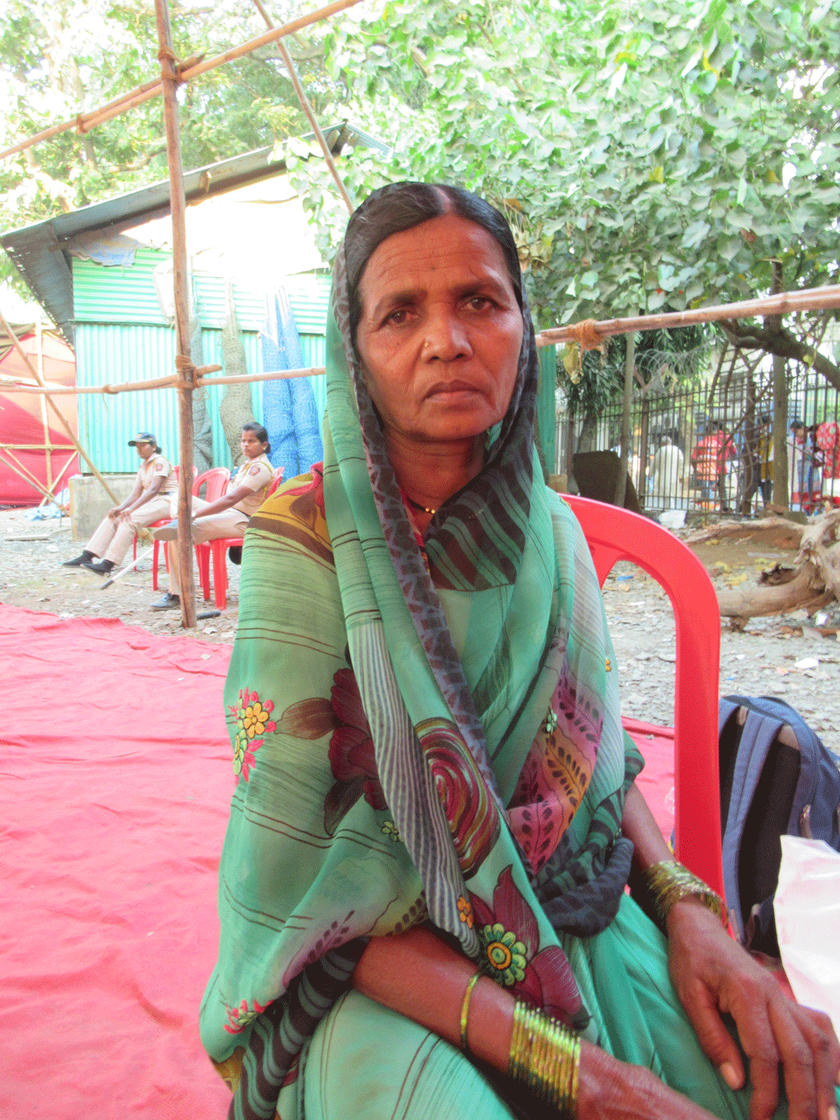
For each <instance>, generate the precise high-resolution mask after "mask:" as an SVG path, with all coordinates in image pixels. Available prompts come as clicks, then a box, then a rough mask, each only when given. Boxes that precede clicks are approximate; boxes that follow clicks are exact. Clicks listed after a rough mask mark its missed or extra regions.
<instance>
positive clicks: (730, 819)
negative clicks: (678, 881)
mask: <svg viewBox="0 0 840 1120" xmlns="http://www.w3.org/2000/svg"><path fill="white" fill-rule="evenodd" d="M718 731H719V747H720V784H721V822H722V829H723V882H724V889H725V892H726V904H727V906H728V907H729V912H730V915H731V917H732V921H733V923H734V925H735V928H736V929H737V931H738V935H739V936H740V938H741V941H742V942H743V943H744V944H745V945H746V946H748V947H749V948H750V949H754V950H758V951H759V952H763V953H767V954H768V955H770V956H773V957H778V956H779V943H778V941H777V939H776V923H775V919H774V916H773V896H774V894H775V893H776V886H777V884H778V881H779V865H780V863H781V858H782V849H781V839H780V837H781V836H783V835H790V836H805V837H809V838H813V839H815V840H825V841H826V842H827V843H828V844H830V845H831V847H832V848H834V849H835V850H837V851H840V758H838V757H837V756H836V755H835V754H833V753H832V752H831V751H830V750H828V748H827V747H825V746H824V745H823V743H822V742H821V741H820V739H819V738H818V737H817V735H815V734H814V732H813V731H812V730H811V728H810V727H809V726H808V725H807V723H806V722H805V721H804V720H803V719H802V717H801V716H800V715H799V714H798V713H797V712H796V711H795V709H793V708H792V707H791V706H790V705H789V704H786V703H785V701H784V700H778V699H776V698H775V697H770V696H759V697H749V696H725V697H723V698H722V699H721V700H720V701H719V703H718Z"/></svg>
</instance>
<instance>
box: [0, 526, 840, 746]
mask: <svg viewBox="0 0 840 1120" xmlns="http://www.w3.org/2000/svg"><path fill="white" fill-rule="evenodd" d="M141 547H142V546H141ZM79 551H80V546H79V544H78V542H74V541H73V539H72V536H71V532H70V526H69V522H68V521H67V520H66V519H64V520H61V521H59V520H51V521H30V520H28V519H27V517H26V511H25V510H0V602H4V603H9V604H12V605H16V606H21V607H27V608H28V609H30V610H35V611H51V612H53V613H55V614H58V615H59V616H60V617H63V618H73V617H82V616H87V617H94V618H113V617H118V618H121V619H122V620H123V622H125V623H127V624H129V625H133V626H141V627H143V628H144V629H146V630H150V631H152V632H153V633H157V634H177V633H181V632H182V630H181V619H180V613H179V612H178V611H163V612H156V611H153V610H152V609H151V604H152V603H154V602H155V601H156V600H158V599H159V598H160V596H161V594H162V592H163V590H165V588H166V573H165V570H163V569H162V570H161V584H160V585H161V591H160V592H155V591H154V590H153V589H152V581H151V559H150V558H149V559H148V560H146V561H144V562H143V564H142V567H141V570H139V571H134V572H130V573H128V574H127V575H125V576H123V577H122V578H121V579H119V580H118V581H117V582H116V583H115V584H112V586H111V587H109V588H106V589H104V590H102V583H103V582H104V581H103V580H102V578H101V577H99V576H95V575H93V574H92V573H89V572H87V571H85V570H84V569H78V568H62V567H61V562H62V561H63V560H66V559H69V558H70V557H72V556H75V555H76V554H77V553H78V552H79ZM698 554H699V555H700V557H701V559H702V560H703V562H704V564H705V565H706V567H707V569H708V570H709V571H710V573H711V574H712V576H713V579H714V580H715V582H716V584H719V585H724V584H726V583H729V584H731V585H734V584H737V583H739V582H742V581H744V580H745V579H755V577H756V575H757V573H758V572H759V571H761V570H762V569H769V568H771V567H772V566H773V565H774V564H775V563H777V562H780V563H782V564H787V565H791V564H792V562H793V553H792V552H790V551H785V550H782V549H778V548H767V547H764V546H763V544H762V543H761V542H756V541H753V540H746V541H741V542H735V543H733V542H727V543H726V544H723V543H720V544H718V545H715V544H714V543H710V544H707V545H705V546H703V548H702V550H698ZM228 573H229V578H230V589H229V593H228V606H227V609H226V610H225V611H223V612H221V614H220V615H219V616H218V617H214V618H209V619H204V620H202V619H199V621H198V624H197V627H196V630H195V637H197V638H199V639H200V640H202V641H209V642H227V643H229V642H232V641H233V637H234V634H235V631H236V618H237V602H238V586H239V569H238V568H237V567H235V566H234V565H232V564H229V565H228ZM604 599H605V602H606V607H607V614H608V617H609V620H610V627H611V631H612V636H613V642H614V645H615V649H616V654H617V657H618V662H619V666H620V671H621V680H622V710H623V711H624V713H625V714H626V715H628V716H633V717H635V718H636V719H642V720H646V721H648V722H651V723H672V722H673V675H674V661H675V635H674V622H673V615H672V612H671V606H670V603H669V601H668V599H667V597H666V596H665V594H664V592H663V591H662V589H661V588H660V587H659V585H658V584H657V583H655V581H653V580H652V579H651V578H650V577H649V576H647V575H646V574H645V573H644V572H641V571H640V570H639V569H638V568H635V567H634V566H632V565H630V564H624V563H622V564H619V565H617V566H616V568H615V569H614V570H613V572H612V573H611V575H610V577H609V578H608V579H607V582H606V584H605V587H604ZM212 607H213V604H212V603H209V604H204V603H203V602H202V601H200V602H199V604H198V606H197V611H198V612H199V613H201V612H202V611H204V610H207V609H208V608H210V609H212ZM826 613H827V616H828V617H827V620H826V621H827V623H828V625H827V626H824V627H823V629H824V630H831V629H832V626H833V627H834V631H835V632H834V633H829V634H828V636H823V634H821V633H820V630H818V629H817V627H816V626H815V625H814V620H812V619H809V617H808V616H807V614H806V613H805V612H804V611H798V612H795V613H794V614H791V615H785V616H782V617H778V616H776V617H770V618H760V619H753V620H752V621H751V622H750V623H749V625H748V626H747V629H746V630H745V631H744V632H742V633H741V632H736V631H733V630H730V629H729V626H728V624H727V623H723V624H722V626H721V665H720V692H721V694H722V695H724V694H726V693H730V692H737V693H741V694H743V695H747V696H760V695H772V696H779V697H781V698H783V699H785V700H787V701H788V703H790V704H792V705H793V706H794V707H795V708H797V709H798V710H799V712H800V713H801V714H802V715H803V716H804V717H805V719H806V720H807V721H808V722H809V723H810V724H811V726H812V727H813V728H814V730H815V731H816V732H817V733H818V734H819V735H820V736H821V737H822V739H823V741H824V742H825V744H826V746H828V747H831V748H832V749H833V750H834V751H836V752H840V644H838V640H837V632H836V627H837V624H838V622H840V613H838V609H837V604H834V606H833V607H832V608H829V609H828V610H827V612H826Z"/></svg>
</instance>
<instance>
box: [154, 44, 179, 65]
mask: <svg viewBox="0 0 840 1120" xmlns="http://www.w3.org/2000/svg"><path fill="white" fill-rule="evenodd" d="M157 56H158V62H163V60H164V59H165V58H168V59H169V61H170V62H171V63H172V64H173V66H174V65H177V63H178V56H177V54H175V52H174V51H173V50H172V49H171V47H161V48H160V50H159V51H158V53H157Z"/></svg>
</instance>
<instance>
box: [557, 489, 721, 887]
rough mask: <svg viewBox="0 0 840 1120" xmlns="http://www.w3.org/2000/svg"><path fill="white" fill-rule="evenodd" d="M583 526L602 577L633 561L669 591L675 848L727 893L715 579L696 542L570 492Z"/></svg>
mask: <svg viewBox="0 0 840 1120" xmlns="http://www.w3.org/2000/svg"><path fill="white" fill-rule="evenodd" d="M563 497H564V499H565V500H566V501H567V502H568V503H569V505H570V506H571V508H572V510H573V511H574V513H575V515H576V517H577V519H578V521H579V522H580V524H581V527H582V528H583V533H584V536H585V537H586V541H587V544H588V545H589V550H590V552H591V553H592V559H593V560H594V562H595V571H596V572H597V575H598V581H599V583H600V584H601V585H602V586H603V583H604V580H605V579H606V578H607V575H608V574H609V572H610V570H611V569H612V567H613V565H614V564H616V563H617V562H618V561H619V560H629V561H631V562H632V563H634V564H637V565H638V566H639V567H640V568H642V569H644V571H646V572H647V573H648V575H650V576H652V577H653V578H654V579H655V580H656V581H657V583H659V584H660V585H661V586H662V587H663V588H664V590H665V591H666V592H667V594H668V598H669V599H670V600H671V606H672V607H673V611H674V622H675V625H676V637H677V651H676V652H677V660H676V681H675V704H674V791H675V797H676V823H675V848H676V853H677V857H678V858H679V859H680V860H681V861H682V862H683V863H684V864H685V865H686V867H688V868H690V869H691V870H692V871H693V872H694V873H695V875H699V876H700V877H701V879H703V880H705V882H707V883H708V884H709V886H710V887H712V889H713V890H715V891H717V892H718V894H720V895H721V896H722V895H723V893H724V891H723V867H722V859H721V826H720V777H719V763H718V682H719V673H720V609H719V607H718V602H717V597H716V595H715V590H714V587H713V586H712V581H711V579H710V578H709V575H708V573H707V572H706V569H705V568H704V567H703V565H702V563H701V562H700V560H699V559H698V558H697V557H696V556H695V555H694V553H693V552H692V551H691V549H690V548H688V547H687V546H686V545H684V544H683V543H682V541H680V540H679V539H678V538H677V537H675V536H673V534H671V533H669V532H668V530H667V529H665V528H663V527H662V526H661V525H658V524H656V522H653V521H649V520H648V519H647V518H646V517H640V516H639V514H637V513H631V512H630V511H629V510H626V509H621V508H619V507H618V506H612V505H606V504H605V503H603V502H596V501H592V500H591V499H589V498H581V497H577V496H575V495H572V494H564V495H563Z"/></svg>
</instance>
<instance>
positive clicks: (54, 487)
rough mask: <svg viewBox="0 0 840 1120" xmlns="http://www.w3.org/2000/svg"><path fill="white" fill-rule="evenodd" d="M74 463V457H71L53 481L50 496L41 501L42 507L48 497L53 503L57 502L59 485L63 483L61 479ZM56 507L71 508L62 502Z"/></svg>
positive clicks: (57, 503)
mask: <svg viewBox="0 0 840 1120" xmlns="http://www.w3.org/2000/svg"><path fill="white" fill-rule="evenodd" d="M72 462H73V456H71V457H70V458H69V459H68V460H67V462H66V463H65V464H64V466H63V467H62V468H61V470H60V471H59V472H58V474H57V475H56V476H55V478H54V479H53V482H52V485H51V486H50V487H49V488H48V489H49V494H48V495H46V496H45V497H44V498H42V499H41V505H43V504H44V502H45V501H46V500H47V497H49V498H51V499H52V500H53V501H55V494H56V491H57V489H58V484H59V482H61V479H62V478H63V477H64V474H65V472H66V471H68V470H69V469H70V466H71V464H72ZM56 505H57V506H58V507H59V509H69V506H65V505H64V504H63V503H62V502H56Z"/></svg>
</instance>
